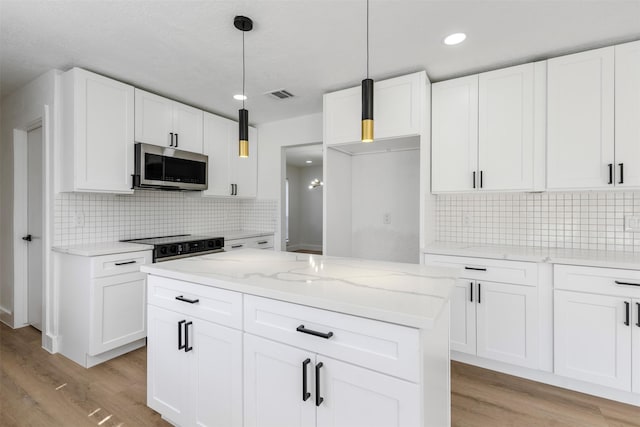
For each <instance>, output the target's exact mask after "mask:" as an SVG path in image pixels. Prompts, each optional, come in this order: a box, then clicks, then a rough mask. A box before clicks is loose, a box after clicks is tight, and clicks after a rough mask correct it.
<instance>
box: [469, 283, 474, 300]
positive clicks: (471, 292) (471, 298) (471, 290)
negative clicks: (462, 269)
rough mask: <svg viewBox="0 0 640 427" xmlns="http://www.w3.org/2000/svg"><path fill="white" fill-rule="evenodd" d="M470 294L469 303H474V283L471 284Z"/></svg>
mask: <svg viewBox="0 0 640 427" xmlns="http://www.w3.org/2000/svg"><path fill="white" fill-rule="evenodd" d="M469 294H470V295H471V297H470V298H469V301H471V302H473V282H469Z"/></svg>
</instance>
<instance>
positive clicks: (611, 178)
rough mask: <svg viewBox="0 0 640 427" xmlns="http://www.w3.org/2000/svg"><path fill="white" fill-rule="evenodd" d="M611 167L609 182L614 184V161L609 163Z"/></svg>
mask: <svg viewBox="0 0 640 427" xmlns="http://www.w3.org/2000/svg"><path fill="white" fill-rule="evenodd" d="M607 166H608V167H609V182H608V183H607V184H613V163H609V164H608V165H607Z"/></svg>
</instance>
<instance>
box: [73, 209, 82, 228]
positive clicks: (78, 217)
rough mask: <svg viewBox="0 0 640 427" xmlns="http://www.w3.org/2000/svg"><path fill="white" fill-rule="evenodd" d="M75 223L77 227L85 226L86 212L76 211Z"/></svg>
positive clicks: (74, 215)
mask: <svg viewBox="0 0 640 427" xmlns="http://www.w3.org/2000/svg"><path fill="white" fill-rule="evenodd" d="M73 223H74V224H75V226H76V227H84V213H82V212H75V213H74V214H73Z"/></svg>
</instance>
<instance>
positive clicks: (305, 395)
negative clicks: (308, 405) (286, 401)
mask: <svg viewBox="0 0 640 427" xmlns="http://www.w3.org/2000/svg"><path fill="white" fill-rule="evenodd" d="M309 363H311V359H306V360H305V361H304V362H302V401H303V402H306V401H307V399H308V398H310V397H311V393H309V392H308V391H307V365H308V364H309Z"/></svg>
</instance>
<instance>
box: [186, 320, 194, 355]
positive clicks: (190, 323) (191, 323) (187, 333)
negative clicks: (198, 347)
mask: <svg viewBox="0 0 640 427" xmlns="http://www.w3.org/2000/svg"><path fill="white" fill-rule="evenodd" d="M189 325H193V322H187V323H185V325H184V352H185V353H188V352H190V351H191V350H193V347H191V346H190V345H189Z"/></svg>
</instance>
